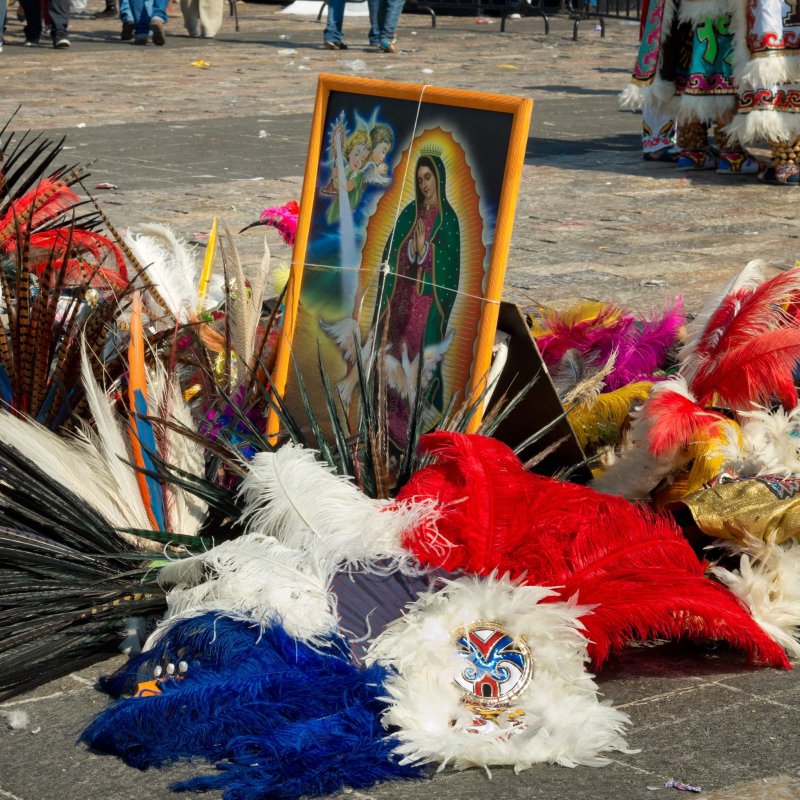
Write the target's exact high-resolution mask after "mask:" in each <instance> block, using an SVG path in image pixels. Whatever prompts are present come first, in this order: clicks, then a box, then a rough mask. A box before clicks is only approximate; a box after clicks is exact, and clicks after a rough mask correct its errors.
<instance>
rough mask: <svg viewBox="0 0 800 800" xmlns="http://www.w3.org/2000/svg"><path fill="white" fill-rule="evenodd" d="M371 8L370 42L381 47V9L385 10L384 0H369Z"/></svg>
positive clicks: (369, 7)
mask: <svg viewBox="0 0 800 800" xmlns="http://www.w3.org/2000/svg"><path fill="white" fill-rule="evenodd" d="M367 9H368V10H369V34H368V36H369V43H370V44H371V45H372V46H373V47H379V46H380V43H381V27H382V23H383V19H382V16H383V15H382V14H381V11H383V10H384V6H383V0H367Z"/></svg>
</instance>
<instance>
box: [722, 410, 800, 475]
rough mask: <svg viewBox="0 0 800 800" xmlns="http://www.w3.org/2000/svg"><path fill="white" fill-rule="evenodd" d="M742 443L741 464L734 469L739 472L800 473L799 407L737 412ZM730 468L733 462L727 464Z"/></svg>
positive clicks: (762, 473) (760, 473) (754, 473)
mask: <svg viewBox="0 0 800 800" xmlns="http://www.w3.org/2000/svg"><path fill="white" fill-rule="evenodd" d="M740 415H741V416H742V417H743V418H744V420H745V422H744V424H743V425H742V437H743V439H744V447H743V453H742V462H743V463H742V464H740V465H739V468H738V469H737V470H736V471H737V474H738V475H739V476H740V477H742V476H745V475H746V476H753V475H779V476H781V477H784V478H788V477H792V476H797V475H800V453H799V452H798V450H800V407H797V408H794V409H792V410H791V411H788V412H787V411H785V410H784V409H783V408H777V409H775V411H770V410H769V409H767V408H757V409H755V410H753V411H743V412H741V414H740ZM727 466H728V468H734V469H735V466H734V465H727Z"/></svg>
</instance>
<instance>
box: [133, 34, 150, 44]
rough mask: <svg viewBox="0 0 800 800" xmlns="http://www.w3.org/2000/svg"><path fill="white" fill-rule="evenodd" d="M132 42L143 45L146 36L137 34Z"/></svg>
mask: <svg viewBox="0 0 800 800" xmlns="http://www.w3.org/2000/svg"><path fill="white" fill-rule="evenodd" d="M133 43H134V44H138V45H140V46H142V47H144V45H146V44H147V37H146V36H137V37H136V38H135V39H134V40H133Z"/></svg>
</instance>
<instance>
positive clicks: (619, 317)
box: [536, 297, 684, 391]
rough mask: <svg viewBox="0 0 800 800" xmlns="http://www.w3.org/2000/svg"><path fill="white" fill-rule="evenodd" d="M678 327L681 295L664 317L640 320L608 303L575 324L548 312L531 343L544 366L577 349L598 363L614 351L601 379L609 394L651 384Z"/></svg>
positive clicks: (656, 315) (674, 338)
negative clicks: (633, 385) (636, 384)
mask: <svg viewBox="0 0 800 800" xmlns="http://www.w3.org/2000/svg"><path fill="white" fill-rule="evenodd" d="M683 324H684V314H683V299H682V298H680V297H678V298H677V299H676V300H675V302H674V303H673V304H672V306H670V307H669V308H668V309H667V310H666V311H665V312H664V313H663V314H660V315H659V314H654V315H653V316H652V317H651V318H650V319H645V320H638V319H637V318H636V317H635V316H633V315H632V314H629V313H627V312H623V311H621V310H620V309H619V308H617V307H616V306H612V305H608V306H605V307H604V308H603V309H601V310H600V311H599V312H598V313H597V315H596V316H594V317H592V318H590V319H585V320H580V321H578V322H574V321H572V320H570V319H569V317H568V315H561V314H559V313H558V312H553V313H552V314H551V315H550V316H549V317H548V318H547V320H546V322H545V325H546V327H547V328H548V332H547V333H546V334H544V335H542V336H540V337H538V338H537V340H536V343H537V345H538V346H539V350H540V351H541V353H542V357H543V358H544V360H545V363H546V364H547V365H548V367H554V366H555V365H556V364H558V362H559V361H560V360H561V359H562V358H563V357H564V355H565V354H566V353H567V351H569V350H578V351H579V352H580V353H581V354H582V355H583V356H585V357H587V358H591V359H592V361H593V363H595V364H600V365H602V364H604V363H606V362H607V361H608V359H609V358H610V357H611V354H612V353H616V361H615V364H614V369H613V370H612V372H611V373H610V374H609V375H608V377H607V378H606V380H605V390H606V391H613V390H615V389H619V388H621V387H622V386H627V385H628V384H629V383H634V382H635V381H642V380H653V379H654V377H655V374H656V372H657V371H658V370H659V369H660V368H661V367H662V366H663V365H664V361H665V358H666V355H667V352H668V351H669V349H670V348H671V347H672V346H673V345H674V344H675V343H676V341H677V336H678V330H679V329H680V327H681V326H682V325H683Z"/></svg>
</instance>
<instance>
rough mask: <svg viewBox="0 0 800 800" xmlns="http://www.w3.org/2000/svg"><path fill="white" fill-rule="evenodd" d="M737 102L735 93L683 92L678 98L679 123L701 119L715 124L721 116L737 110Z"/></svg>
mask: <svg viewBox="0 0 800 800" xmlns="http://www.w3.org/2000/svg"><path fill="white" fill-rule="evenodd" d="M736 104H737V97H736V95H735V94H718V95H694V94H682V95H681V96H680V97H679V98H678V117H677V119H678V124H680V123H681V122H692V121H700V122H706V123H708V124H709V125H714V124H716V122H717V120H718V119H719V118H720V117H726V116H728V115H730V114H731V113H732V112H735V111H736Z"/></svg>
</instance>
